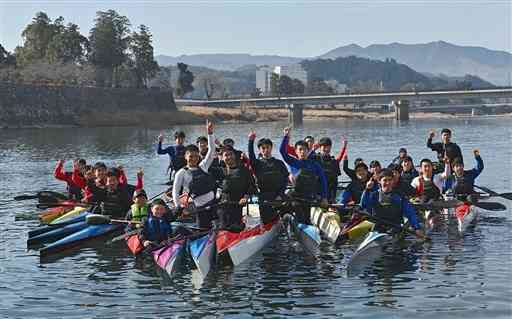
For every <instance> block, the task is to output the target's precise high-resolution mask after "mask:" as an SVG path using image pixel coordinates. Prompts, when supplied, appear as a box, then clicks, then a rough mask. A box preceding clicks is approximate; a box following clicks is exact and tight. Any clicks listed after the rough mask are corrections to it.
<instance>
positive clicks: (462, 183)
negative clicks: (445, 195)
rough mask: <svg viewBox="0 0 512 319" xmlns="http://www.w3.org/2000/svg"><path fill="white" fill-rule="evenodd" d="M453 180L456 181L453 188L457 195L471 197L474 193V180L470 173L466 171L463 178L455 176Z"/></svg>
mask: <svg viewBox="0 0 512 319" xmlns="http://www.w3.org/2000/svg"><path fill="white" fill-rule="evenodd" d="M452 178H453V179H454V183H453V186H452V188H453V193H454V194H455V195H463V194H464V195H469V194H471V193H473V184H474V180H473V178H472V176H471V173H470V171H464V175H462V176H456V175H455V174H454V175H452Z"/></svg>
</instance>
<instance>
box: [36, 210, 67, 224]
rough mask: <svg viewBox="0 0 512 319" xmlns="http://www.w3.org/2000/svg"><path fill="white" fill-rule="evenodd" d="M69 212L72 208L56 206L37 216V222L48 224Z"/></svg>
mask: <svg viewBox="0 0 512 319" xmlns="http://www.w3.org/2000/svg"><path fill="white" fill-rule="evenodd" d="M71 210H73V207H71V206H57V207H52V208H48V209H47V210H46V211H44V212H42V213H40V214H39V220H40V221H41V223H42V224H49V223H50V222H51V221H53V220H54V219H56V218H58V217H60V216H62V215H64V214H65V213H67V212H69V211H71Z"/></svg>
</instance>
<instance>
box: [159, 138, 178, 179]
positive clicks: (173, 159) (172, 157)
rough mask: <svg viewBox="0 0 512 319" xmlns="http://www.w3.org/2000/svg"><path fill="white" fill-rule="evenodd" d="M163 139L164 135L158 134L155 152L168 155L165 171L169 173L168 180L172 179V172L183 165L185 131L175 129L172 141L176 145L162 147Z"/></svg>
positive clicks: (174, 172)
mask: <svg viewBox="0 0 512 319" xmlns="http://www.w3.org/2000/svg"><path fill="white" fill-rule="evenodd" d="M163 141H164V135H163V134H160V135H159V136H158V147H157V150H156V153H157V154H158V155H165V154H167V155H169V166H168V168H167V171H168V173H169V181H172V180H173V176H174V174H176V172H177V171H178V170H180V169H181V168H182V167H183V166H185V145H183V143H184V142H185V133H184V132H183V131H177V132H175V133H174V141H175V142H176V145H171V146H168V147H166V148H162V142H163Z"/></svg>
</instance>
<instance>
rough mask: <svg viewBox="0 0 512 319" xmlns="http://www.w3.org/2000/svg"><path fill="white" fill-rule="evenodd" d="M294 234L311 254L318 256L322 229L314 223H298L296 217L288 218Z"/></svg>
mask: <svg viewBox="0 0 512 319" xmlns="http://www.w3.org/2000/svg"><path fill="white" fill-rule="evenodd" d="M288 220H289V221H290V226H291V230H292V232H293V234H294V235H295V237H296V238H297V240H298V241H299V243H301V245H302V246H303V247H304V249H305V250H306V252H308V253H309V254H310V255H313V256H316V255H317V254H318V252H319V246H320V243H321V242H322V238H321V237H320V229H319V228H318V227H317V226H314V225H306V224H302V223H298V222H297V221H296V220H295V217H293V216H290V217H289V218H288Z"/></svg>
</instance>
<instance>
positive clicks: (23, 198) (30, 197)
mask: <svg viewBox="0 0 512 319" xmlns="http://www.w3.org/2000/svg"><path fill="white" fill-rule="evenodd" d="M36 198H38V196H37V195H20V196H16V197H14V200H17V201H20V200H29V199H36Z"/></svg>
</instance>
